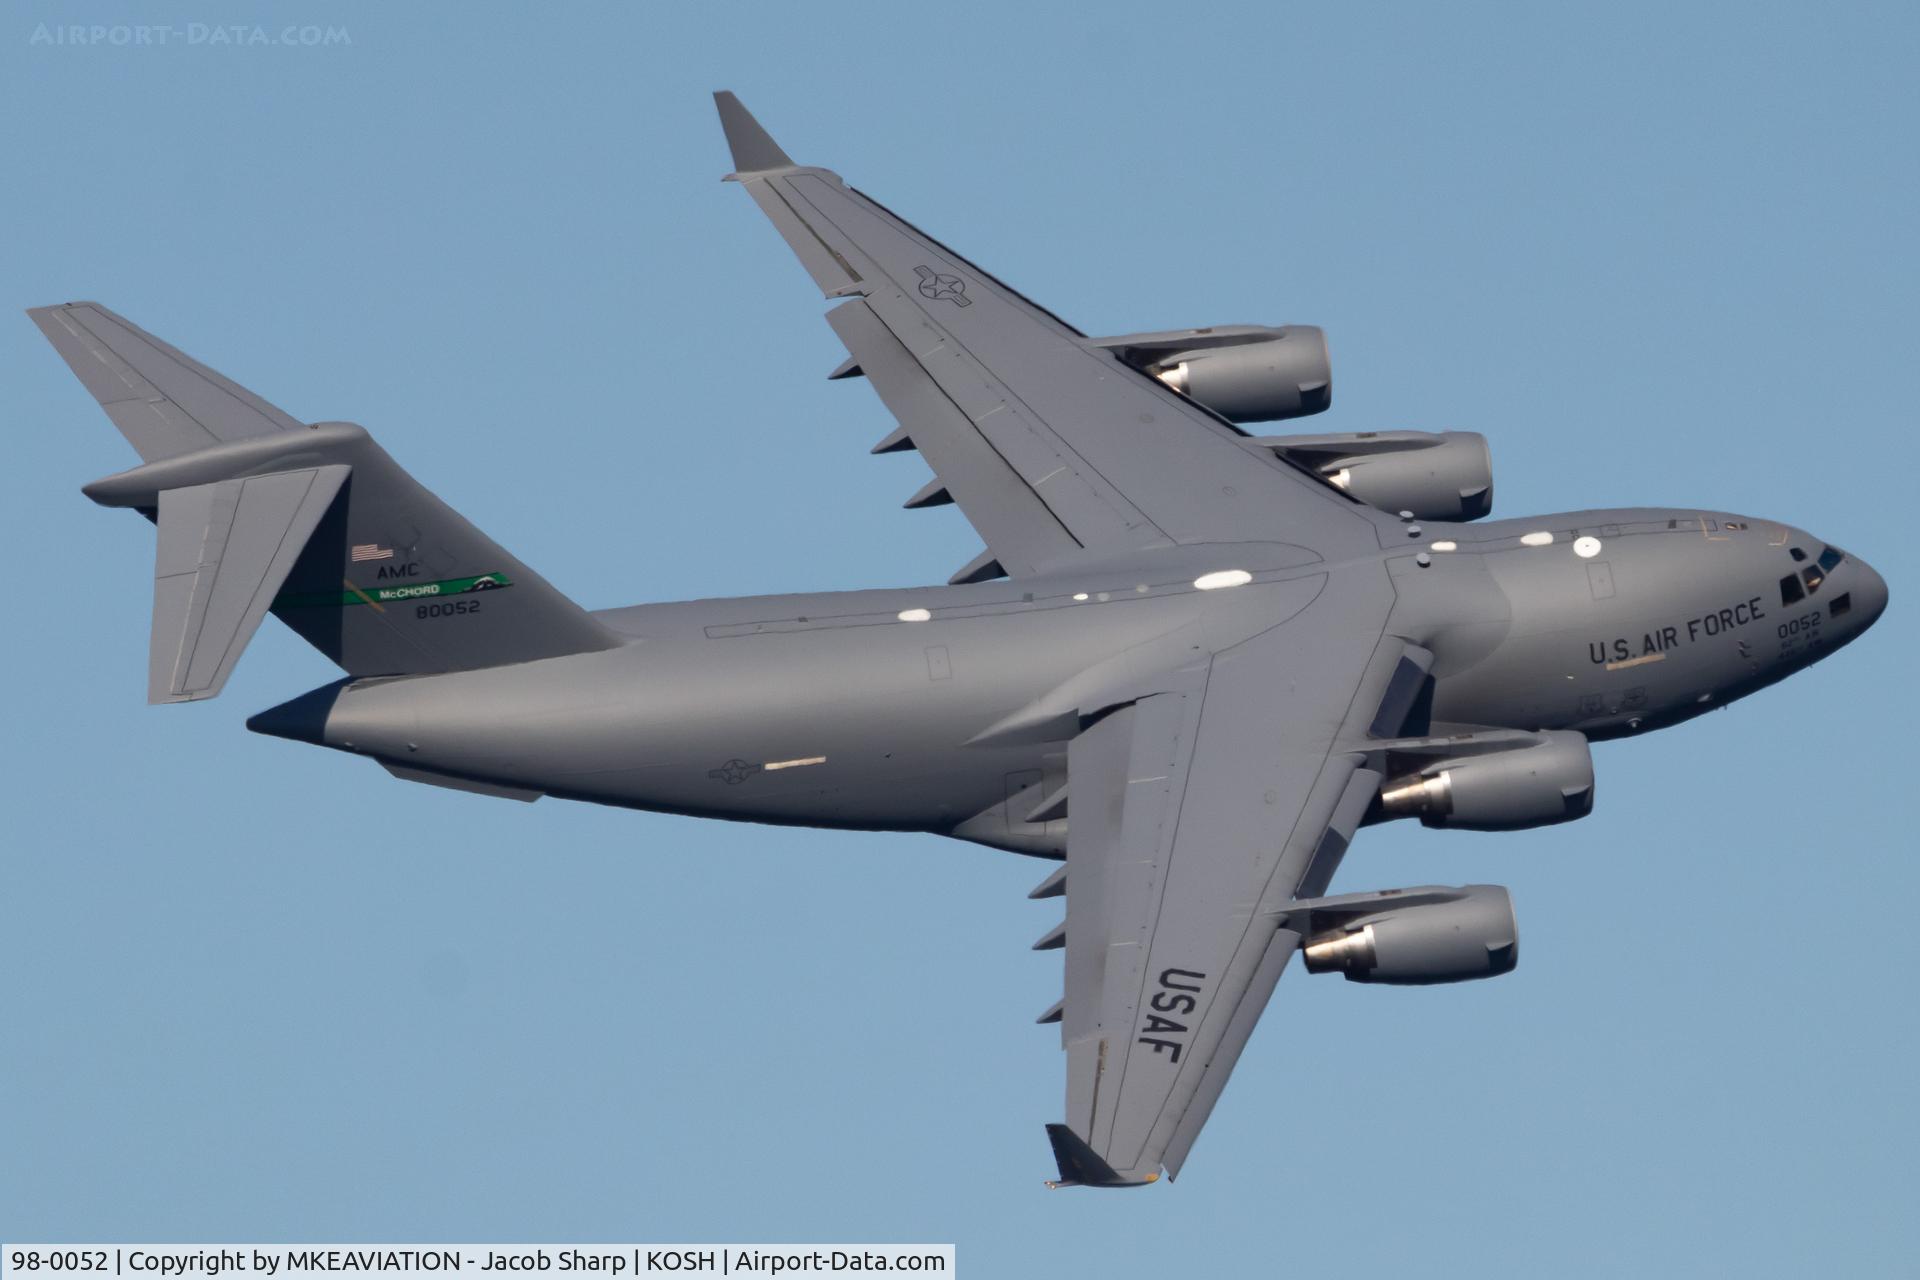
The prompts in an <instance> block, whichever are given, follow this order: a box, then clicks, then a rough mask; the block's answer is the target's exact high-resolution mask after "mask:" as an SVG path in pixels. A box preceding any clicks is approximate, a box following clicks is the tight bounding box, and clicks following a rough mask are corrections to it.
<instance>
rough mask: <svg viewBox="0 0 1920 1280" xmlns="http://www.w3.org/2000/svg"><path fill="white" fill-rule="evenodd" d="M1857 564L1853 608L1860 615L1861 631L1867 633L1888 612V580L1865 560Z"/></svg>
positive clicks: (1857, 561) (1853, 589) (1858, 561)
mask: <svg viewBox="0 0 1920 1280" xmlns="http://www.w3.org/2000/svg"><path fill="white" fill-rule="evenodd" d="M1855 564H1856V566H1857V568H1856V569H1855V578H1856V581H1855V583H1854V585H1853V587H1852V591H1853V607H1854V609H1855V611H1856V612H1858V613H1859V615H1860V629H1861V630H1862V631H1865V630H1866V629H1867V628H1868V627H1870V626H1872V625H1873V624H1874V623H1875V622H1877V621H1879V619H1880V615H1881V614H1883V613H1885V612H1886V611H1887V580H1886V579H1885V578H1883V577H1881V576H1880V573H1879V570H1877V569H1875V568H1874V567H1873V566H1872V565H1870V564H1868V563H1867V562H1866V561H1865V560H1858V559H1856V560H1855Z"/></svg>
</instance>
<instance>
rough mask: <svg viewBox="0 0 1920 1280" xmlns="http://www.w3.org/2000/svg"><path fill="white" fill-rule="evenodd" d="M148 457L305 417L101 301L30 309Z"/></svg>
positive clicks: (267, 431) (293, 427) (264, 431)
mask: <svg viewBox="0 0 1920 1280" xmlns="http://www.w3.org/2000/svg"><path fill="white" fill-rule="evenodd" d="M27 315H29V316H30V317H32V319H33V322H34V323H35V324H37V325H39V326H40V332H42V333H44V334H46V335H47V341H49V342H51V343H53V349H54V350H55V351H57V352H59V353H60V358H61V359H62V360H65V361H66V362H67V367H68V368H70V369H72V370H73V372H74V374H75V376H76V377H78V378H79V379H80V383H81V385H82V386H84V387H86V389H87V391H88V393H89V394H90V395H92V396H93V398H94V399H95V400H96V401H98V402H99V404H100V407H101V408H102V409H105V410H106V411H107V416H108V417H109V418H112V419H113V425H114V426H116V427H118V428H120V434H121V435H123V436H125V437H126V438H127V443H128V444H131V445H132V446H133V447H134V449H135V450H137V451H138V452H139V454H140V456H141V458H143V459H144V460H146V461H148V462H154V461H157V460H159V459H161V458H172V457H177V456H179V455H180V454H183V453H192V452H194V451H196V450H199V449H205V448H207V447H208V446H210V445H216V444H224V443H227V442H230V441H234V440H245V439H249V438H251V437H254V436H265V435H272V434H274V433H275V432H277V431H298V430H300V429H301V426H302V424H301V423H299V422H297V421H296V420H294V419H293V418H291V417H289V416H288V415H287V414H285V413H283V412H282V411H280V410H279V409H276V408H274V407H273V406H272V405H270V404H268V403H267V402H266V401H265V400H262V399H261V398H260V397H259V396H257V395H255V394H253V392H251V391H249V390H247V389H246V388H245V387H243V386H241V385H239V384H238V383H236V382H233V381H231V380H230V379H227V378H224V377H222V376H221V375H220V374H217V373H215V372H214V371H213V370H211V369H209V368H207V367H206V366H205V365H203V364H201V363H200V362H199V361H197V360H195V359H193V358H192V357H191V356H189V355H187V354H186V353H185V352H182V351H180V350H178V349H177V348H174V347H171V346H168V345H167V344H166V343H164V342H162V341H160V339H158V338H156V337H154V336H153V335H152V334H150V333H148V332H147V331H146V330H145V329H142V328H141V327H140V326H138V325H136V324H134V323H133V322H132V321H131V320H128V319H127V318H126V317H125V316H121V315H116V314H115V313H113V312H111V311H109V310H107V309H106V308H105V307H103V306H101V305H100V304H99V303H97V302H69V303H65V304H63V305H61V306H55V307H34V308H32V309H30V310H29V311H28V312H27Z"/></svg>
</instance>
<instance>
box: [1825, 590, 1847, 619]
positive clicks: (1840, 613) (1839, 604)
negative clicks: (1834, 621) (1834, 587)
mask: <svg viewBox="0 0 1920 1280" xmlns="http://www.w3.org/2000/svg"><path fill="white" fill-rule="evenodd" d="M1852 608H1853V592H1851V591H1842V592H1841V593H1840V594H1839V595H1837V596H1835V597H1834V598H1833V599H1832V601H1831V602H1829V603H1828V605H1827V616H1829V617H1833V618H1844V617H1846V615H1847V613H1848V612H1849V611H1850V610H1851V609H1852Z"/></svg>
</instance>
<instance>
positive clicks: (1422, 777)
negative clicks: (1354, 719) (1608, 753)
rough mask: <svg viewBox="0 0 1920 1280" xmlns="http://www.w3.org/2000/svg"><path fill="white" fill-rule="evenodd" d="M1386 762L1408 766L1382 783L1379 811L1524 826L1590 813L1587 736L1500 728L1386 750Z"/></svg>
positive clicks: (1490, 826) (1436, 823)
mask: <svg viewBox="0 0 1920 1280" xmlns="http://www.w3.org/2000/svg"><path fill="white" fill-rule="evenodd" d="M1388 761H1389V767H1403V768H1404V767H1405V766H1407V765H1408V764H1412V765H1413V767H1412V768H1410V769H1408V770H1407V771H1406V772H1403V773H1400V774H1398V775H1395V774H1392V773H1390V774H1389V775H1388V776H1389V778H1390V779H1391V780H1390V781H1388V782H1387V783H1386V785H1384V786H1382V787H1381V788H1380V799H1379V816H1381V817H1383V818H1409V817H1412V818H1419V819H1420V821H1421V823H1422V824H1423V825H1425V826H1429V827H1457V828H1461V829H1463V830H1467V831H1522V830H1525V829H1526V828H1528V827H1544V826H1551V825H1552V824H1553V823H1556V822H1571V821H1573V820H1574V819H1575V818H1584V817H1586V816H1587V815H1588V814H1589V813H1591V812H1593V755H1592V752H1590V751H1589V750H1588V748H1587V739H1586V735H1585V734H1579V733H1573V732H1570V731H1567V730H1560V729H1549V730H1546V731H1543V732H1540V733H1527V732H1521V731H1515V730H1500V731H1495V732H1491V733H1483V734H1462V735H1460V736H1458V737H1455V738H1435V739H1427V740H1425V741H1423V742H1422V743H1421V744H1420V745H1418V746H1416V747H1411V748H1406V747H1402V748H1390V749H1389V751H1388Z"/></svg>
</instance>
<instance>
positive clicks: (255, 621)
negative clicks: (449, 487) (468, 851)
mask: <svg viewBox="0 0 1920 1280" xmlns="http://www.w3.org/2000/svg"><path fill="white" fill-rule="evenodd" d="M27 314H28V315H29V316H31V317H32V318H33V322H34V323H35V324H37V325H39V326H40V329H41V331H42V332H43V333H45V334H46V335H47V338H48V339H49V340H50V341H51V342H52V343H53V345H54V348H55V349H56V350H57V351H59V353H60V355H61V356H62V358H64V359H65V360H66V362H67V364H68V365H69V366H71V367H72V369H73V371H74V373H75V374H76V375H78V377H79V379H80V381H81V382H82V383H83V384H85V386H86V388H87V390H88V391H89V392H91V393H92V395H93V398H94V399H95V400H97V401H99V403H100V407H101V408H103V409H105V410H106V412H107V416H108V417H109V418H111V419H113V423H114V425H115V426H117V427H118V428H120V432H121V434H122V435H124V436H126V438H127V441H128V443H130V444H131V445H133V447H134V449H135V450H136V451H137V452H138V453H139V454H140V457H141V459H142V465H140V466H138V467H135V468H133V469H132V470H131V471H122V472H120V473H119V474H117V475H112V476H108V477H106V478H105V479H103V480H96V481H94V482H93V483H92V484H90V485H87V486H86V487H85V489H84V490H83V492H84V493H85V494H86V495H87V496H88V497H89V498H92V499H93V500H94V501H95V502H97V503H99V504H101V505H102V506H107V507H130V508H132V509H134V510H136V511H139V512H140V513H141V514H143V515H145V516H146V517H147V518H148V519H149V520H152V521H153V522H154V523H155V525H156V526H157V532H158V535H159V537H158V543H159V546H158V552H157V554H156V556H155V559H154V570H153V587H154V594H153V635H152V642H151V648H150V651H149V660H148V677H147V693H148V700H149V701H151V702H191V701H194V700H197V699H201V698H211V697H213V696H214V695H215V694H217V693H219V692H220V690H221V688H222V687H223V686H224V685H225V684H226V681H227V677H228V676H229V675H230V674H231V673H232V671H233V667H234V664H235V663H236V662H237V661H238V660H239V657H240V654H241V652H242V651H243V650H244V649H245V648H246V646H247V641H249V640H250V639H252V638H253V634H254V632H255V631H256V630H257V629H258V628H259V625H260V620H261V618H263V617H264V616H265V615H266V614H267V612H268V611H269V610H271V611H272V612H273V614H274V615H275V616H277V617H278V618H279V619H280V620H281V621H282V622H285V623H286V624H287V625H288V626H290V627H292V628H293V629H294V630H295V631H296V632H298V633H299V634H300V635H301V636H303V637H305V639H306V640H307V641H308V642H309V643H311V644H312V645H313V646H314V647H315V648H316V649H319V650H320V651H321V652H322V653H324V654H326V655H327V657H329V658H331V659H333V661H334V662H336V663H338V664H339V665H340V667H341V669H342V670H344V671H345V672H346V673H347V674H348V675H349V676H393V675H419V674H429V673H438V672H446V671H466V670H471V669H473V668H476V667H493V666H502V665H505V664H507V663H515V662H531V661H534V660H536V659H541V658H553V657H559V656H561V655H564V654H571V653H584V652H588V651H591V650H597V649H609V648H613V647H615V646H616V645H618V644H619V643H620V641H619V639H618V637H616V636H615V635H614V634H613V633H612V632H610V631H608V630H607V628H605V627H604V626H602V625H601V624H600V623H599V622H598V621H596V620H595V619H594V617H593V616H592V615H591V614H589V613H588V612H587V611H586V610H584V609H582V608H581V607H580V606H579V605H577V604H575V603H574V602H573V601H571V600H569V599H567V598H566V597H565V596H563V595H561V594H560V592H558V591H557V590H555V589H554V588H553V587H552V586H551V585H550V584H549V583H548V582H547V581H546V579H544V578H542V577H540V575H538V574H536V573H534V572H533V571H532V570H531V569H529V568H527V567H526V566H525V565H524V564H522V563H520V561H518V560H516V559H514V557H513V556H511V555H509V554H508V553H507V552H505V551H504V550H502V549H501V548H500V546H499V544H498V543H496V542H494V541H493V540H492V539H491V538H489V537H487V536H486V535H485V534H484V533H481V532H480V531H479V530H478V529H476V528H474V527H473V526H472V525H471V524H469V523H468V522H467V521H466V519H465V518H463V517H462V516H461V515H460V514H459V513H458V512H456V511H454V510H453V509H452V508H451V507H449V506H447V505H446V504H445V503H444V502H442V501H440V499H438V498H436V497H435V496H434V495H433V494H432V493H431V492H429V491H428V490H427V489H426V488H425V487H424V486H422V485H421V484H420V482H419V481H417V480H415V479H414V478H413V477H412V476H410V475H408V474H407V473H406V472H405V471H403V470H402V469H401V468H400V467H399V466H398V464H396V463H395V462H394V461H393V459H392V458H390V457H388V456H387V453H386V451H385V450H384V449H382V448H381V447H380V446H379V445H377V444H375V443H374V441H373V439H372V437H370V436H369V435H368V434H367V433H366V431H365V430H364V429H362V428H360V427H357V426H353V425H351V424H349V423H344V422H324V423H317V424H314V425H311V426H309V425H307V424H305V423H302V422H298V421H296V420H295V419H293V418H291V417H289V416H288V415H287V414H285V413H283V412H281V411H280V410H279V409H276V408H275V407H274V406H272V405H270V404H268V403H267V402H266V401H264V400H262V399H260V398H259V397H258V396H256V395H254V394H253V393H252V392H250V391H248V390H247V389H246V388H244V387H241V386H238V385H236V384H234V383H232V382H229V381H228V380H227V379H225V378H223V377H221V376H220V375H219V374H217V373H215V372H214V371H213V370H211V369H208V368H206V367H205V366H204V365H201V364H199V363H198V362H196V361H194V360H193V359H191V358H190V357H188V356H186V355H184V354H183V353H181V352H180V351H177V350H175V349H174V348H173V347H170V346H168V345H167V344H166V343H164V342H161V341H160V340H159V339H158V338H155V337H154V336H153V335H151V334H149V333H147V332H145V331H144V330H142V329H139V328H137V327H136V326H134V325H133V324H131V323H129V322H128V321H126V320H125V319H123V318H122V317H120V316H118V315H115V314H114V313H113V312H111V311H109V310H107V309H106V308H105V307H103V306H101V305H99V304H98V303H94V302H71V303H67V304H65V305H64V306H57V307H37V308H34V309H32V310H30V311H28V312H27Z"/></svg>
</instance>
